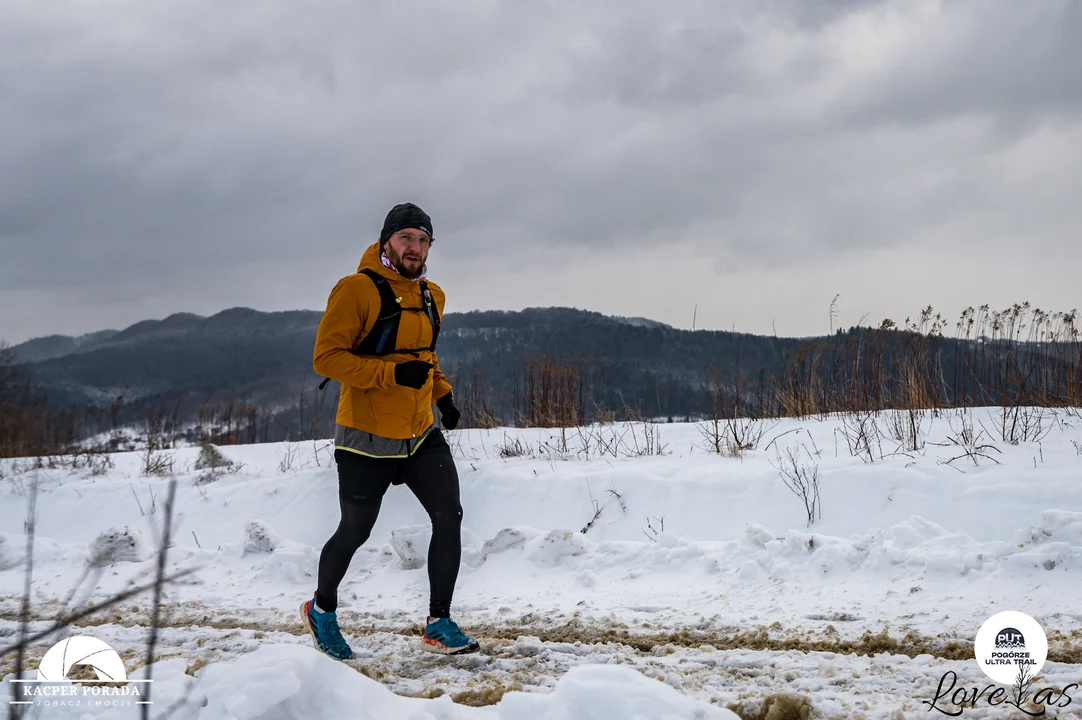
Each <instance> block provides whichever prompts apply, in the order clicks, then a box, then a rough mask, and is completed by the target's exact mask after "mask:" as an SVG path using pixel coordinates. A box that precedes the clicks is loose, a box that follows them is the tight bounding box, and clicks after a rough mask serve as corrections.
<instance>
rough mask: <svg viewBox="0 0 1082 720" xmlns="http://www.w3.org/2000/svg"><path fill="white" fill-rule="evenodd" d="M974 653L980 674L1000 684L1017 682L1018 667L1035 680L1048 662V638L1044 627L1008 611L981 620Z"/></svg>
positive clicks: (1015, 612) (1017, 613)
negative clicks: (1023, 668) (981, 672)
mask: <svg viewBox="0 0 1082 720" xmlns="http://www.w3.org/2000/svg"><path fill="white" fill-rule="evenodd" d="M973 654H974V655H975V656H976V660H977V664H978V665H979V666H980V668H981V671H983V672H984V674H985V675H987V676H988V677H989V678H991V679H992V680H994V681H995V682H997V683H1001V684H1003V685H1013V684H1014V683H1015V682H1017V680H1018V675H1019V668H1020V666H1025V672H1026V675H1027V676H1028V677H1030V678H1032V677H1034V676H1036V675H1037V673H1039V672H1040V671H1041V668H1042V667H1043V666H1044V663H1045V660H1047V659H1048V637H1047V636H1046V635H1045V633H1044V628H1042V627H1041V626H1040V623H1038V622H1037V621H1036V620H1034V619H1033V618H1032V617H1030V616H1029V615H1026V614H1025V613H1022V612H1017V611H1014V610H1008V611H1006V612H1001V613H997V614H995V615H993V616H992V617H990V618H988V619H987V620H985V621H984V624H983V625H981V629H980V630H979V631H978V632H977V637H976V640H975V641H974V643H973Z"/></svg>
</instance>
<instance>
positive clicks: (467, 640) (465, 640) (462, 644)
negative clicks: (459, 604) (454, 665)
mask: <svg viewBox="0 0 1082 720" xmlns="http://www.w3.org/2000/svg"><path fill="white" fill-rule="evenodd" d="M421 649H422V650H425V651H427V652H434V653H442V654H444V655H463V654H465V653H475V652H477V651H478V650H480V649H481V645H480V644H479V643H478V642H477V641H476V640H474V639H473V638H471V637H467V636H466V634H465V633H463V632H462V631H461V630H459V629H458V625H456V624H455V621H454V620H452V619H450V618H432V617H430V618H428V621H427V624H426V625H425V632H424V635H422V637H421Z"/></svg>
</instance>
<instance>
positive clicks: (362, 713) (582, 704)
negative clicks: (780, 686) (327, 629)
mask: <svg viewBox="0 0 1082 720" xmlns="http://www.w3.org/2000/svg"><path fill="white" fill-rule="evenodd" d="M157 689H158V688H157V687H156V688H155V690H157ZM191 699H192V705H194V706H195V707H197V708H198V710H197V711H196V712H195V714H193V715H189V716H188V717H190V718H192V720H255V719H256V718H258V719H259V720H309V718H314V717H320V718H347V717H348V718H365V719H368V718H371V719H372V720H375V719H376V718H379V719H381V720H382V719H384V718H387V719H389V718H403V719H405V718H408V719H409V720H555V719H556V718H559V719H560V720H609V719H610V718H622V719H625V720H636V719H639V718H641V719H642V720H647V719H649V720H656V719H658V718H666V719H667V720H682V719H684V718H687V719H688V720H692V719H694V720H738V716H737V715H736V714H735V713H733V712H731V711H729V710H725V709H723V708H719V707H717V706H712V705H709V704H707V703H705V702H702V701H699V700H695V699H692V698H690V697H688V696H686V695H683V694H681V693H680V692H678V691H677V690H675V689H674V688H672V687H670V686H668V685H666V684H665V683H661V682H658V681H657V680H651V679H649V678H646V677H644V676H643V675H642V674H641V673H638V672H636V671H635V670H632V669H631V668H628V667H626V666H621V665H582V666H578V667H574V668H572V669H571V670H569V671H568V672H567V673H566V674H565V675H564V676H563V677H561V678H560V680H559V681H558V682H557V683H556V687H555V688H554V689H553V691H552V692H551V693H527V692H508V693H506V694H505V695H504V696H503V698H502V699H501V700H500V702H499V703H497V704H496V705H492V706H489V707H471V706H466V705H459V704H455V703H454V702H452V700H451V698H450V696H448V695H443V696H440V697H438V698H434V699H421V698H410V697H403V696H400V695H396V694H394V693H392V692H391V691H390V690H388V689H387V688H386V687H385V686H383V685H382V684H380V683H379V682H377V681H375V680H372V679H370V678H368V677H366V676H365V675H362V674H361V673H359V672H357V671H356V670H355V669H353V668H352V667H350V666H348V665H345V664H343V663H340V662H337V661H335V660H332V659H330V658H328V657H327V656H325V655H323V654H321V653H318V652H316V651H315V650H314V649H311V648H306V647H301V646H297V645H265V646H263V647H260V648H259V649H258V650H256V651H255V652H253V653H249V654H248V655H245V656H243V657H241V658H238V659H237V660H235V661H232V662H222V663H214V664H211V665H208V666H206V667H205V668H203V670H202V671H201V673H200V676H199V678H198V680H197V681H196V682H195V683H194V687H193V688H192V696H191ZM199 706H202V707H199Z"/></svg>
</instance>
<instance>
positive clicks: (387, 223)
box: [379, 203, 432, 247]
mask: <svg viewBox="0 0 1082 720" xmlns="http://www.w3.org/2000/svg"><path fill="white" fill-rule="evenodd" d="M406 228H417V229H418V230H424V231H425V232H426V233H428V236H429V237H432V218H430V217H428V214H427V213H426V212H425V211H424V210H422V209H421V208H419V207H417V206H416V205H414V204H413V203H401V204H400V205H395V206H394V207H393V208H391V212H389V213H387V219H386V220H384V221H383V232H381V233H380V234H379V246H380V247H383V244H384V243H385V242H387V238H389V237H391V236H392V235H394V234H395V233H396V232H398V231H399V230H405V229H406Z"/></svg>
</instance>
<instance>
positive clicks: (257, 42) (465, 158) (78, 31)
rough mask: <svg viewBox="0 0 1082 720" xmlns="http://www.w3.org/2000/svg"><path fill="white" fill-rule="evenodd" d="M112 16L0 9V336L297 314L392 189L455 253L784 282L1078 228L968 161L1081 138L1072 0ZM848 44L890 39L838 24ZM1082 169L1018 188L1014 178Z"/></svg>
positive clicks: (330, 3) (1071, 218)
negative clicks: (813, 262) (197, 316)
mask: <svg viewBox="0 0 1082 720" xmlns="http://www.w3.org/2000/svg"><path fill="white" fill-rule="evenodd" d="M936 8H939V9H936ZM927 9H931V10H930V12H929V14H928V15H927V17H926V18H925V19H924V20H922V21H915V20H913V19H912V18H913V17H916V16H919V14H920V13H921V12H923V11H924V10H927ZM112 12H113V13H115V14H104V13H103V12H98V10H94V12H93V13H91V11H90V10H89V9H84V10H79V9H77V7H76V6H71V5H64V6H62V5H60V4H48V3H38V4H32V3H15V4H8V5H4V6H0V252H2V253H3V255H4V257H5V259H6V260H7V261H6V262H4V263H3V264H2V265H0V300H4V299H7V300H8V301H9V302H8V303H7V306H8V308H9V309H7V310H4V311H2V313H0V336H3V335H5V334H7V335H12V336H25V335H28V334H42V333H43V332H51V331H53V328H41V327H39V324H40V322H41V320H40V318H43V317H46V316H48V313H47V312H45V311H43V310H41V309H40V308H38V309H36V310H35V312H34V314H33V317H34V318H35V319H34V321H33V322H32V323H31V322H30V320H29V318H30V317H31V315H30V314H29V313H22V314H21V313H20V312H19V310H18V309H17V308H14V307H13V306H12V304H11V303H12V302H13V299H14V298H16V297H18V298H23V297H29V296H30V295H28V294H27V293H31V294H32V293H41V292H45V293H47V292H48V291H49V290H50V288H57V289H58V290H59V289H63V291H64V292H65V293H68V295H66V296H65V297H68V298H70V297H72V296H76V297H79V298H81V300H82V302H83V304H84V305H85V307H83V308H81V312H82V313H84V315H83V316H85V314H86V313H90V312H91V311H90V310H88V309H87V308H92V307H94V306H95V303H98V304H99V305H100V306H101V307H102V308H103V312H106V310H105V308H108V310H107V312H108V313H111V314H110V315H108V316H103V318H102V322H101V323H100V324H101V325H102V326H105V325H111V326H118V325H121V324H123V322H125V321H128V320H135V319H140V318H141V317H143V315H142V314H140V313H141V312H143V308H149V307H153V308H155V309H159V308H166V307H172V308H174V309H176V310H189V309H191V310H195V309H197V306H198V308H201V309H202V310H203V311H206V310H209V309H212V308H213V307H214V306H215V304H219V305H221V306H225V305H230V304H252V305H257V306H258V305H259V304H260V303H275V304H276V305H277V307H318V306H319V305H320V304H321V303H322V301H323V300H324V299H325V290H326V289H325V288H324V287H323V284H324V283H325V280H326V277H325V276H323V275H318V271H317V270H316V268H319V267H321V266H320V262H321V258H327V260H326V261H323V262H327V263H329V262H331V258H334V262H335V263H339V264H341V263H343V262H344V263H345V264H344V265H343V266H342V267H338V266H337V265H336V266H335V268H334V269H333V270H327V269H326V268H324V270H323V272H324V273H327V274H334V273H340V274H345V273H348V272H350V271H351V270H352V269H353V267H352V265H353V264H354V263H355V262H356V258H357V257H359V255H360V252H361V251H362V249H363V247H364V246H365V245H367V244H368V242H370V241H371V240H372V239H373V238H374V237H375V235H376V234H377V233H378V230H379V225H380V223H381V222H382V219H383V215H384V214H385V213H386V211H387V209H388V208H389V207H390V206H391V205H392V204H394V203H395V202H400V201H402V200H407V199H408V200H414V201H417V202H419V203H420V204H421V205H422V206H424V207H425V208H426V209H427V210H428V211H429V212H430V213H431V214H432V215H433V218H434V222H435V225H436V235H437V238H438V243H439V252H440V253H444V254H446V256H447V257H448V258H450V259H454V260H455V261H456V262H455V266H456V267H466V268H468V267H469V264H468V263H466V264H463V263H462V262H461V261H462V260H463V259H468V258H470V257H477V256H481V255H484V256H486V257H487V258H488V259H495V260H496V261H498V262H502V263H505V264H506V267H508V268H509V270H510V271H513V269H514V268H517V267H520V266H521V265H522V264H523V262H524V258H526V259H529V258H535V257H536V256H537V255H538V254H544V253H555V254H556V255H557V256H558V257H559V256H563V255H569V256H570V257H574V253H575V252H576V248H582V247H585V248H588V249H591V250H596V251H599V252H602V253H604V252H620V251H621V249H623V248H637V247H650V246H653V245H657V246H659V247H661V248H664V247H665V246H666V243H668V242H670V241H672V240H679V241H680V242H685V241H690V242H693V243H697V246H698V247H699V248H700V250H699V255H698V256H697V257H696V262H701V263H710V262H716V263H717V265H718V266H719V268H722V269H724V270H725V271H726V272H731V271H732V268H734V267H758V268H781V267H785V266H787V265H795V266H799V264H800V263H801V262H802V261H804V260H806V259H807V258H809V257H816V256H819V255H822V254H824V253H827V254H829V253H839V252H848V251H852V250H854V249H860V248H871V247H890V246H895V245H899V244H904V243H906V242H909V241H910V240H911V239H912V238H914V237H916V236H920V235H922V234H925V233H934V232H941V231H942V230H943V228H950V227H955V228H959V229H961V228H966V229H971V228H975V227H980V228H985V229H987V228H989V227H992V228H993V229H994V228H995V227H997V226H999V227H1004V228H1006V227H1011V228H1017V227H1029V228H1031V230H1032V232H1033V234H1034V235H1035V236H1041V235H1042V234H1043V235H1046V236H1048V237H1051V238H1061V237H1065V236H1066V235H1067V234H1068V229H1069V228H1072V227H1077V223H1078V222H1079V220H1080V218H1079V217H1078V215H1077V212H1076V211H1074V210H1073V209H1072V208H1073V206H1071V205H1069V204H1066V203H1062V202H1060V201H1058V200H1055V199H1054V198H1053V199H1048V200H1033V201H1030V202H1028V203H1012V202H1011V199H1012V198H1016V197H1017V196H1018V193H1019V192H1025V191H1024V190H1022V189H1020V188H1019V187H1018V186H1017V185H1016V184H1015V183H1013V182H1011V181H1010V178H1009V176H1003V175H1002V174H1001V173H1000V174H997V173H996V172H989V168H995V167H998V168H1003V167H1004V165H1003V164H1004V163H1007V165H1006V167H1007V171H1008V172H1009V170H1010V167H1012V166H1011V165H1010V163H1015V164H1017V163H1018V162H1020V161H1019V160H1018V159H1017V158H1015V157H1014V156H1012V155H1011V148H1012V147H1015V146H1016V145H1017V143H1019V142H1023V141H1025V139H1026V138H1028V137H1031V136H1032V135H1033V134H1034V133H1038V132H1040V131H1041V130H1042V129H1045V128H1048V127H1050V126H1051V127H1056V128H1058V130H1059V131H1062V132H1063V133H1068V132H1069V130H1070V128H1071V127H1074V126H1076V125H1077V123H1078V122H1079V119H1078V117H1077V110H1078V106H1079V101H1080V98H1082V88H1080V85H1079V83H1080V82H1082V81H1080V80H1079V78H1080V77H1082V72H1080V71H1082V66H1080V63H1082V50H1078V49H1077V48H1076V47H1075V46H1074V44H1073V42H1072V41H1073V39H1074V38H1076V37H1078V36H1079V31H1080V30H1082V17H1080V11H1079V6H1078V5H1077V4H1073V3H1069V2H1060V3H1054V2H1048V3H1029V4H1021V3H1013V2H1007V1H1002V0H1000V1H993V0H987V1H984V0H982V1H980V2H962V3H944V4H942V6H938V5H933V4H927V3H917V2H913V3H896V2H895V3H887V2H877V1H875V0H852V1H849V0H846V1H843V0H838V1H836V2H816V3H808V2H804V1H803V0H772V2H768V3H761V2H752V1H751V0H742V1H741V2H736V3H726V4H724V5H718V4H717V3H715V2H712V1H711V2H707V1H706V0H694V1H688V2H680V3H675V4H669V5H662V4H658V3H653V2H646V1H645V0H643V1H638V0H635V1H634V2H620V3H617V2H611V3H590V4H582V5H579V6H567V5H566V4H564V3H555V2H542V3H531V4H520V3H499V2H487V1H482V0H476V1H472V2H466V3H460V4H456V5H455V6H453V7H451V6H448V5H446V4H444V3H436V2H431V3H425V4H421V5H411V7H409V8H407V7H405V6H404V5H401V4H394V3H389V2H369V3H364V4H358V3H351V2H346V1H345V0H321V1H320V2H317V3H313V4H310V5H309V6H306V7H303V8H301V7H300V6H298V5H296V4H295V3H288V2H285V1H284V0H268V1H266V2H250V3H244V4H241V5H238V6H237V7H236V8H234V10H233V11H230V12H224V11H223V10H222V9H221V6H220V4H218V3H213V2H210V1H209V0H193V1H191V2H167V3H161V4H156V5H154V6H153V8H151V7H150V6H147V7H140V8H138V9H135V8H134V6H133V7H131V8H128V9H126V10H125V11H124V13H123V14H121V13H120V12H119V10H113V11H112ZM79 13H85V14H79ZM922 22H923V23H926V26H922V25H921V23H922ZM869 23H870V24H869ZM863 27H873V28H879V29H880V31H882V32H883V33H885V34H884V36H883V37H881V38H872V39H867V38H861V37H856V38H854V37H852V34H853V33H860V32H863V30H861V28H863ZM846 33H849V34H848V35H847V34H846ZM899 37H900V39H899ZM845 42H853V43H857V44H858V45H859V43H861V42H863V43H864V45H866V47H864V46H860V47H859V48H858V49H857V50H859V51H860V52H863V53H866V54H867V56H868V58H869V59H868V60H867V62H866V63H864V62H862V61H860V60H859V58H860V57H861V55H860V54H859V53H858V51H857V50H854V49H852V48H850V52H851V54H850V55H848V56H846V55H844V54H841V53H840V51H839V47H840V44H843V43H845ZM892 43H894V45H892ZM854 58H856V59H854ZM1056 123H1058V125H1055V124H1056ZM1057 137H1058V136H1057ZM1068 137H1070V136H1069V134H1064V135H1063V136H1062V138H1068ZM1057 141H1059V140H1056V139H1053V141H1052V142H1057ZM1061 141H1063V142H1066V140H1061ZM1042 152H1043V151H1042ZM1063 152H1064V153H1065V154H1066V155H1068V156H1069V155H1070V154H1071V153H1072V152H1073V153H1075V154H1076V155H1077V154H1079V151H1078V150H1077V149H1073V148H1071V147H1065V148H1064V150H1063ZM1079 160H1082V157H1080V158H1079ZM1052 161H1053V158H1052V157H1050V158H1049V159H1048V160H1047V162H1050V163H1051V162H1052ZM1029 172H1031V173H1032V170H1030V171H1029ZM1079 174H1080V172H1079V171H1077V170H1073V169H1072V168H1071V166H1070V164H1066V165H1064V164H1062V163H1061V164H1058V165H1056V166H1055V168H1054V169H1053V170H1050V171H1049V172H1048V173H1045V174H1043V175H1042V174H1041V173H1035V174H1034V175H1035V180H1034V182H1036V183H1037V185H1036V186H1034V187H1035V188H1036V189H1035V190H1034V192H1040V193H1042V194H1043V195H1046V196H1049V198H1051V196H1053V195H1055V193H1054V192H1050V191H1051V190H1053V189H1054V188H1056V187H1061V186H1063V185H1064V184H1067V183H1072V182H1074V183H1077V181H1079V180H1082V178H1080V177H1079ZM956 241H957V242H958V243H967V242H973V240H972V239H971V238H969V237H968V236H967V235H966V234H965V233H963V232H961V230H959V235H958V237H957V240H956ZM298 258H303V260H299V259H298ZM342 258H348V261H343V260H341V259H342ZM301 268H303V270H304V272H306V273H308V274H307V275H306V276H305V277H304V278H299V277H298V275H297V274H298V272H299V269H301ZM285 278H289V279H288V280H286V279H285ZM317 278H318V279H317ZM525 281H526V282H528V279H527V280H525ZM560 301H561V300H560V297H558V296H557V295H554V296H553V298H552V302H553V303H554V304H558V303H559V302H560ZM125 302H126V303H127V305H128V306H130V307H131V313H132V316H131V317H123V318H122V317H119V316H118V315H117V314H116V313H117V309H116V308H117V307H121V306H124V305H125ZM58 305H59V303H58ZM54 316H55V317H56V318H57V323H58V325H59V324H61V323H62V322H65V321H66V319H65V318H66V317H67V316H65V314H64V312H63V310H62V308H60V307H58V308H57V309H56V310H55V311H54ZM84 329H85V330H93V329H97V328H96V327H86V328H84Z"/></svg>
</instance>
